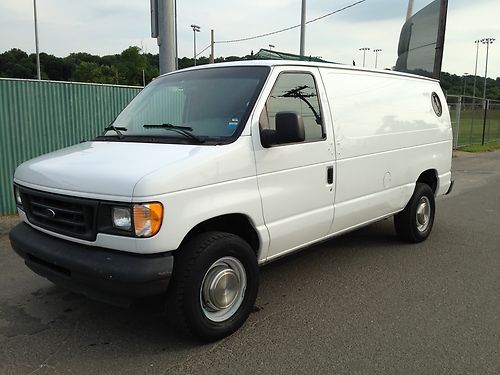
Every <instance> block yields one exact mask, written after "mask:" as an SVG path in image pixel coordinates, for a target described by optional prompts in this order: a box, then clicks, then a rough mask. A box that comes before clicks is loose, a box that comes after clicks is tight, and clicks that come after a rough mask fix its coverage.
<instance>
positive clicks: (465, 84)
mask: <svg viewBox="0 0 500 375" xmlns="http://www.w3.org/2000/svg"><path fill="white" fill-rule="evenodd" d="M468 75H469V73H464V75H463V76H462V77H463V81H464V93H463V94H462V96H465V88H466V87H467V76H468Z"/></svg>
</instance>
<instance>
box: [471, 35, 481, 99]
mask: <svg viewBox="0 0 500 375" xmlns="http://www.w3.org/2000/svg"><path fill="white" fill-rule="evenodd" d="M474 43H476V68H475V69H474V88H473V89H472V96H473V97H476V80H477V58H478V56H479V43H481V41H480V40H476V41H475V42H474Z"/></svg>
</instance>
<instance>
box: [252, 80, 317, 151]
mask: <svg viewBox="0 0 500 375" xmlns="http://www.w3.org/2000/svg"><path fill="white" fill-rule="evenodd" d="M284 111H286V112H289V111H291V112H296V113H298V114H300V115H301V116H302V118H303V120H304V130H305V141H306V142H308V141H319V140H322V139H324V138H325V131H324V128H323V121H322V118H321V109H320V103H319V98H318V90H317V88H316V82H315V80H314V77H313V76H312V75H311V74H309V73H295V72H290V73H282V74H281V75H280V76H279V77H278V79H277V81H276V84H275V85H274V87H273V90H272V92H271V95H270V96H269V98H268V99H267V102H266V105H265V107H264V110H263V111H262V114H261V117H260V126H261V128H263V129H276V121H275V118H276V113H278V112H284Z"/></svg>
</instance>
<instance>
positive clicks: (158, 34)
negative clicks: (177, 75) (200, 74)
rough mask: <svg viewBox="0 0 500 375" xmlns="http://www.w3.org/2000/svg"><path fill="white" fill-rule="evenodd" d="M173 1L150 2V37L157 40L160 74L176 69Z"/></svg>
mask: <svg viewBox="0 0 500 375" xmlns="http://www.w3.org/2000/svg"><path fill="white" fill-rule="evenodd" d="M175 14H176V4H175V0H151V37H152V38H157V43H158V47H159V52H160V74H165V73H169V72H173V71H174V70H176V68H177V25H176V18H175Z"/></svg>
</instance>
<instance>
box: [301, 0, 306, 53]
mask: <svg viewBox="0 0 500 375" xmlns="http://www.w3.org/2000/svg"><path fill="white" fill-rule="evenodd" d="M305 51H306V0H302V12H301V15H300V57H304V56H305V53H306V52H305Z"/></svg>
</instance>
